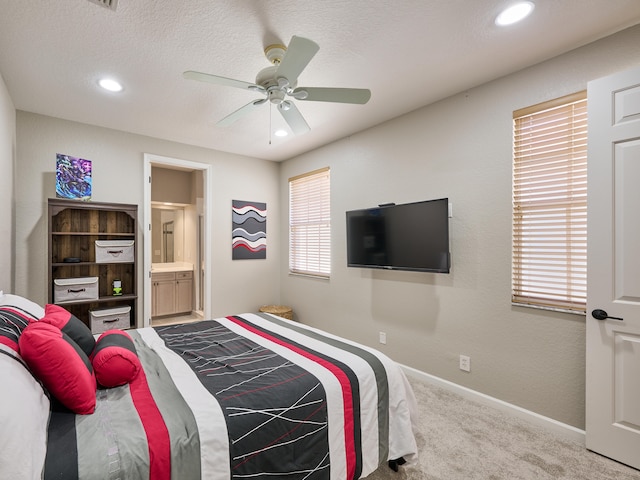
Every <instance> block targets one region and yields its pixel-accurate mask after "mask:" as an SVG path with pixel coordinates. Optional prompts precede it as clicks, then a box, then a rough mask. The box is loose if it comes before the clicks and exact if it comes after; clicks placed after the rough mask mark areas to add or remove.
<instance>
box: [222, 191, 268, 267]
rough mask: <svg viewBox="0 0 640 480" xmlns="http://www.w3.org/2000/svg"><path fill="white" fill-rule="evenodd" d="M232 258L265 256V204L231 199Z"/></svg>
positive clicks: (262, 257) (261, 257) (259, 257)
mask: <svg viewBox="0 0 640 480" xmlns="http://www.w3.org/2000/svg"><path fill="white" fill-rule="evenodd" d="M232 215H233V220H232V230H233V231H232V234H231V236H232V252H233V255H232V258H233V260H247V259H265V258H267V204H266V203H259V202H244V201H241V200H232Z"/></svg>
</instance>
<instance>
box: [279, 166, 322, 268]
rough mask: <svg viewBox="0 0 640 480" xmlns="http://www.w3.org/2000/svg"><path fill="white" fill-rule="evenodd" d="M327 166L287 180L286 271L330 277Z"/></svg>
mask: <svg viewBox="0 0 640 480" xmlns="http://www.w3.org/2000/svg"><path fill="white" fill-rule="evenodd" d="M329 173H330V172H329V168H323V169H321V170H316V171H314V172H310V173H307V174H304V175H300V176H297V177H294V178H290V179H289V271H290V272H291V273H299V274H304V275H314V276H320V277H329V275H330V274H331V209H330V174H329Z"/></svg>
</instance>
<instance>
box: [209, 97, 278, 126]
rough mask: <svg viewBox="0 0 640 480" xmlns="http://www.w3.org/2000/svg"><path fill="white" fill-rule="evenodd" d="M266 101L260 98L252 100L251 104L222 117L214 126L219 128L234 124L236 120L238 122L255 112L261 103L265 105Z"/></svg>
mask: <svg viewBox="0 0 640 480" xmlns="http://www.w3.org/2000/svg"><path fill="white" fill-rule="evenodd" d="M266 101H267V99H266V98H261V99H260V100H254V101H253V102H249V103H247V104H246V105H245V106H243V107H240V108H239V109H238V110H236V111H235V112H232V113H230V114H229V115H227V116H226V117H224V118H223V119H222V120H220V121H219V122H218V123H216V125H217V126H219V127H228V126H229V125H231V124H233V123H235V122H236V121H237V120H240V119H241V118H242V117H244V116H245V115H247V114H248V113H250V112H252V111H253V110H255V109H256V107H259V106H260V105H262V104H263V103H266Z"/></svg>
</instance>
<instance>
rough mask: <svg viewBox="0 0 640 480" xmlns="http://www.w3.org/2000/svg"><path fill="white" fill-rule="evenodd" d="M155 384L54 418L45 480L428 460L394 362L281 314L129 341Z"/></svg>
mask: <svg viewBox="0 0 640 480" xmlns="http://www.w3.org/2000/svg"><path fill="white" fill-rule="evenodd" d="M129 333H130V334H131V336H132V337H133V339H134V342H135V345H136V349H137V352H138V355H139V357H140V360H141V363H142V365H143V369H144V371H143V372H142V374H140V375H139V376H138V377H137V378H136V380H134V381H133V382H132V383H131V384H130V385H125V386H123V387H118V388H112V389H105V390H99V391H98V404H97V407H96V411H95V413H94V414H93V415H86V416H80V415H73V414H68V413H52V415H51V419H50V425H49V440H48V451H47V458H46V462H45V477H44V478H45V479H47V480H48V479H54V478H55V479H58V478H59V479H65V480H69V479H76V478H77V479H144V480H148V479H152V480H164V479H167V480H168V479H180V480H190V479H206V480H227V479H231V478H233V479H259V478H262V479H264V478H274V479H276V478H277V479H291V480H302V479H332V480H343V479H344V480H347V479H348V480H351V479H357V478H361V477H364V476H366V475H368V474H370V473H371V472H372V471H374V470H375V469H376V468H378V466H379V465H381V464H383V463H386V462H387V461H388V460H396V459H400V458H404V460H406V461H408V462H409V463H411V462H412V461H413V460H414V459H415V456H416V453H417V452H416V443H415V439H414V436H413V431H412V427H413V424H414V421H415V413H416V412H415V399H414V397H413V392H412V391H411V388H410V386H409V384H408V382H407V380H406V378H405V376H404V374H403V372H402V371H401V370H400V368H399V367H398V366H397V365H396V364H395V363H394V362H392V361H391V360H390V359H389V358H387V357H386V356H385V355H383V354H381V353H380V352H377V351H376V350H373V349H370V348H368V347H364V346H361V345H358V344H355V343H353V342H349V341H346V340H344V339H341V338H339V337H336V336H333V335H329V334H327V333H325V332H322V331H320V330H316V329H312V328H309V327H306V326H303V325H301V324H298V323H294V322H291V321H288V320H284V319H281V318H279V317H275V316H273V315H269V314H243V315H239V316H230V317H226V318H219V319H216V320H210V321H203V322H198V323H192V324H183V325H175V326H166V327H156V328H143V329H139V330H132V331H129Z"/></svg>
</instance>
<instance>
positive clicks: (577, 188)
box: [512, 92, 587, 313]
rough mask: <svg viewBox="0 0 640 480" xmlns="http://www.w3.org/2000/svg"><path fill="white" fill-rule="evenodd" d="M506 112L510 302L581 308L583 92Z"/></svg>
mask: <svg viewBox="0 0 640 480" xmlns="http://www.w3.org/2000/svg"><path fill="white" fill-rule="evenodd" d="M513 118H514V164H513V253H512V257H513V266H512V301H513V303H514V304H520V305H528V306H536V307H541V308H550V309H554V310H563V311H569V312H576V313H584V311H585V308H586V296H587V99H586V92H580V93H577V94H574V95H570V96H567V97H563V98H559V99H556V100H553V101H550V102H546V103H543V104H540V105H535V106H533V107H529V108H526V109H522V110H518V111H516V112H514V114H513Z"/></svg>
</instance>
